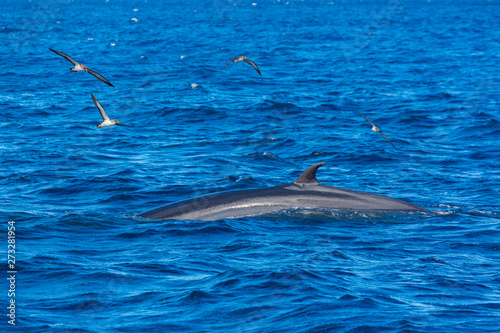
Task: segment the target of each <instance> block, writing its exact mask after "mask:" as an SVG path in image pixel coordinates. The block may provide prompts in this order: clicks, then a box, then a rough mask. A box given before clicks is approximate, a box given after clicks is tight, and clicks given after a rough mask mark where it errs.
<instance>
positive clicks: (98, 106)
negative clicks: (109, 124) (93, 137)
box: [90, 94, 109, 121]
mask: <svg viewBox="0 0 500 333" xmlns="http://www.w3.org/2000/svg"><path fill="white" fill-rule="evenodd" d="M90 95H91V96H92V100H93V101H94V104H95V106H97V108H98V109H99V113H100V114H101V117H102V120H104V121H106V120H109V117H108V114H107V113H106V111H104V108H103V107H102V105H101V103H99V101H98V100H97V99H96V98H95V97H94V95H92V94H90Z"/></svg>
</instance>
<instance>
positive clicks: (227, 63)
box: [221, 58, 236, 70]
mask: <svg viewBox="0 0 500 333" xmlns="http://www.w3.org/2000/svg"><path fill="white" fill-rule="evenodd" d="M234 59H236V58H232V59H231V60H229V62H228V63H227V64H226V66H224V67H222V69H221V70H223V69H224V68H226V67H227V65H229V64H230V63H231V61H233V60H234Z"/></svg>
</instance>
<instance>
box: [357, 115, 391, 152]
mask: <svg viewBox="0 0 500 333" xmlns="http://www.w3.org/2000/svg"><path fill="white" fill-rule="evenodd" d="M356 111H357V112H358V113H359V114H360V115H361V117H363V118H365V119H366V120H367V121H368V122H369V123H370V124H371V125H372V131H374V132H379V133H380V134H382V136H383V137H384V139H386V140H387V142H389V143H390V144H391V145H392V146H393V147H394V148H395V149H397V148H396V147H395V146H394V145H393V144H392V142H391V141H390V140H389V139H388V138H387V137H386V136H385V135H384V133H382V132H381V131H380V129H379V128H378V127H377V126H375V124H374V123H372V122H371V121H370V120H368V118H366V117H365V116H363V115H362V114H361V112H359V111H358V110H356Z"/></svg>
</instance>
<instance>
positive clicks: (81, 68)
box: [49, 48, 114, 87]
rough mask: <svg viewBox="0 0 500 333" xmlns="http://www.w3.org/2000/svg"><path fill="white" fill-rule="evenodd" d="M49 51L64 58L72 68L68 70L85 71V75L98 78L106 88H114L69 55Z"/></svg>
mask: <svg viewBox="0 0 500 333" xmlns="http://www.w3.org/2000/svg"><path fill="white" fill-rule="evenodd" d="M49 50H51V51H52V52H54V53H56V54H59V55H60V56H61V57H63V58H65V59H67V60H69V61H70V62H71V63H72V64H73V66H74V67H73V68H70V69H71V70H72V71H73V72H80V71H86V72H87V73H89V74H92V75H94V76H95V77H96V78H98V79H99V80H101V81H102V82H104V83H106V84H107V85H108V86H111V87H114V85H112V84H111V82H109V81H108V80H106V79H105V78H104V76H102V75H101V74H99V73H97V72H95V71H93V70H91V69H88V68H87V66H85V65H82V64H79V63H78V62H76V60H75V59H73V58H71V57H70V56H69V55H67V54H64V53H62V52H58V51H56V50H52V49H51V48H49Z"/></svg>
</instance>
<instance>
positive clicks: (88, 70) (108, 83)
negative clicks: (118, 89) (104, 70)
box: [87, 68, 114, 87]
mask: <svg viewBox="0 0 500 333" xmlns="http://www.w3.org/2000/svg"><path fill="white" fill-rule="evenodd" d="M87 72H88V73H90V74H92V75H94V76H95V77H96V78H98V79H99V80H101V81H102V82H104V83H106V84H107V85H108V86H111V87H114V85H112V84H111V82H109V81H108V80H106V79H105V78H104V76H102V75H101V74H99V73H97V72H96V71H93V70H91V69H88V68H87Z"/></svg>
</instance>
